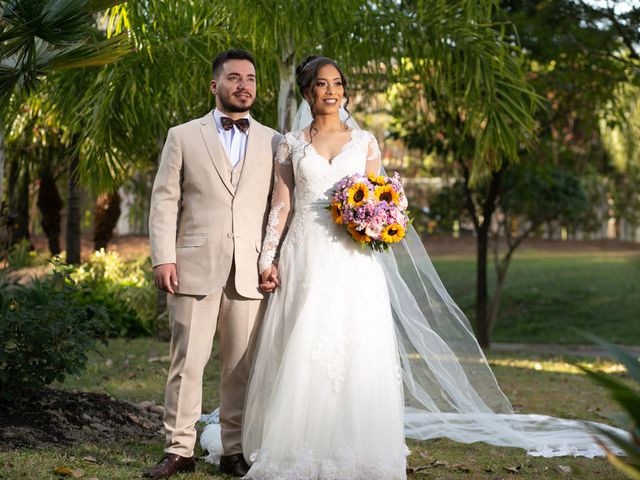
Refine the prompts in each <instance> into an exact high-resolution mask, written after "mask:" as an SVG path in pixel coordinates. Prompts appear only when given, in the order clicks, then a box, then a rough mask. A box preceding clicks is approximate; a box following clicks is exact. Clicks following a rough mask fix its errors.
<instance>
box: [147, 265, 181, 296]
mask: <svg viewBox="0 0 640 480" xmlns="http://www.w3.org/2000/svg"><path fill="white" fill-rule="evenodd" d="M153 280H154V283H155V285H156V287H157V288H159V289H160V290H164V291H165V292H169V293H175V292H174V289H175V288H176V287H177V286H178V273H177V271H176V264H175V263H163V264H162V265H156V266H155V267H154V268H153Z"/></svg>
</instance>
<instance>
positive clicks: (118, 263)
mask: <svg viewBox="0 0 640 480" xmlns="http://www.w3.org/2000/svg"><path fill="white" fill-rule="evenodd" d="M67 272H68V273H69V275H70V276H71V277H72V278H73V279H74V280H75V281H76V282H77V284H78V289H77V291H76V295H77V297H78V299H79V300H80V301H81V302H82V303H83V304H85V305H102V306H103V307H104V308H105V310H106V312H107V315H108V316H109V318H110V319H111V320H112V322H113V324H114V330H113V332H112V333H111V334H112V335H115V336H126V337H137V336H141V335H149V334H150V333H152V332H153V330H154V328H153V327H154V321H155V317H156V292H155V287H154V286H153V282H152V277H151V262H150V260H149V259H148V258H143V259H138V260H133V261H124V260H122V258H121V257H120V255H118V253H117V252H105V251H104V249H102V250H99V251H96V252H94V253H93V254H92V255H91V257H90V258H89V261H88V262H86V263H83V264H82V265H80V266H78V267H67Z"/></svg>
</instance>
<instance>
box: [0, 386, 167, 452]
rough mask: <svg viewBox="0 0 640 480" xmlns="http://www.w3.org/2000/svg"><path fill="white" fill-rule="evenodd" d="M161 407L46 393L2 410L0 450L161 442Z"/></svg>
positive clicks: (62, 392) (96, 395)
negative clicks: (158, 439)
mask: <svg viewBox="0 0 640 480" xmlns="http://www.w3.org/2000/svg"><path fill="white" fill-rule="evenodd" d="M162 428H163V425H162V407H161V406H159V405H156V404H155V403H153V402H141V403H139V404H134V403H131V402H127V401H123V400H117V399H115V398H113V397H110V396H108V395H105V394H102V393H91V392H70V391H66V390H55V389H50V388H46V389H43V390H41V391H38V392H35V393H33V394H31V395H30V396H29V397H27V398H23V399H21V400H20V402H19V404H18V405H17V406H15V407H0V451H6V450H13V449H18V448H50V447H62V446H71V445H74V444H81V443H85V442H89V443H94V442H95V443H98V442H100V443H111V442H123V441H124V442H127V441H135V442H140V441H144V440H149V439H152V438H159V433H160V431H161V430H162Z"/></svg>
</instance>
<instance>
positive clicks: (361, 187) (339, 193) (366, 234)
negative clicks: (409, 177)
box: [327, 172, 410, 252]
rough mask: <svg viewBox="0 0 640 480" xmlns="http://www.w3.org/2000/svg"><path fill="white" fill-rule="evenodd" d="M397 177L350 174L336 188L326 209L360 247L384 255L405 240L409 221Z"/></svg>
mask: <svg viewBox="0 0 640 480" xmlns="http://www.w3.org/2000/svg"><path fill="white" fill-rule="evenodd" d="M407 207H408V202H407V197H406V196H405V194H404V189H403V188H402V183H400V175H399V174H398V173H397V172H395V173H394V174H393V176H392V177H386V176H382V175H373V174H369V176H364V175H360V174H355V175H349V176H347V177H345V178H343V179H342V180H341V181H340V182H338V184H337V185H336V188H335V191H334V193H333V196H332V198H331V204H330V205H329V207H327V208H328V209H329V210H330V211H331V216H332V217H333V221H334V222H335V223H337V224H338V225H344V226H345V227H346V229H347V232H349V235H350V236H351V238H352V239H353V240H354V241H356V242H357V243H359V244H361V245H367V246H369V247H370V248H371V249H373V250H375V251H378V252H383V251H386V250H387V249H388V248H389V244H391V243H397V242H399V241H400V240H402V239H403V238H404V235H405V231H406V229H407V227H408V226H409V223H410V220H409V217H408V215H407Z"/></svg>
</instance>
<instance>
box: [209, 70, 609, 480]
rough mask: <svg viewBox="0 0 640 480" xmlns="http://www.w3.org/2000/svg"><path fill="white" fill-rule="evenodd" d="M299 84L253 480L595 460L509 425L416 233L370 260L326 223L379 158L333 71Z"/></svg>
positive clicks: (255, 388)
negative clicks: (425, 444)
mask: <svg viewBox="0 0 640 480" xmlns="http://www.w3.org/2000/svg"><path fill="white" fill-rule="evenodd" d="M296 74H297V82H298V87H299V89H300V92H301V94H302V96H303V97H304V99H305V100H306V102H307V103H308V105H309V107H310V119H309V120H308V121H304V120H302V121H300V122H299V123H300V126H301V127H304V128H303V129H302V130H297V131H294V132H292V133H287V134H286V135H285V136H284V138H283V140H282V141H281V143H280V145H279V147H278V151H277V154H276V159H275V179H274V188H273V196H272V206H271V211H270V214H269V218H268V224H267V227H266V232H265V238H264V243H263V249H262V253H261V255H260V260H259V270H260V272H261V288H262V289H263V290H264V291H266V292H273V295H272V296H271V298H270V300H269V304H268V307H267V310H266V313H265V316H264V319H263V323H262V327H261V332H260V338H259V343H258V350H257V354H256V358H255V363H254V366H253V371H252V374H251V379H250V384H249V388H248V391H247V400H246V405H245V415H244V420H243V451H244V452H245V455H246V456H249V458H248V459H247V460H249V461H250V463H251V464H252V465H251V469H250V470H249V473H248V474H247V478H251V479H255V480H272V479H273V480H275V479H279V480H316V479H319V480H320V479H321V480H338V479H340V480H365V479H366V480H375V479H380V480H395V479H405V478H406V473H405V471H406V455H407V453H408V449H407V447H406V446H405V437H408V438H415V439H423V440H424V439H431V438H437V437H448V438H451V439H453V440H456V441H460V442H467V443H470V442H476V441H483V442H487V443H490V444H493V445H499V446H512V447H520V448H524V449H526V450H527V451H528V453H530V454H531V455H542V456H559V455H583V456H589V457H593V456H596V455H602V451H601V450H600V448H599V447H598V445H597V443H596V441H595V440H594V437H593V434H592V432H591V431H590V430H589V429H588V427H587V425H586V424H585V423H583V422H578V421H572V420H564V419H558V418H552V417H547V416H542V415H520V414H514V413H513V410H512V408H511V405H510V403H509V401H508V400H507V398H506V397H505V396H504V394H503V393H502V392H501V390H500V388H499V387H498V385H497V383H496V380H495V378H494V376H493V373H492V372H491V369H490V368H489V366H488V364H487V361H486V359H485V357H484V355H483V353H482V350H481V349H480V347H479V345H478V343H477V341H476V340H475V337H474V336H473V333H472V329H471V326H470V324H469V322H468V320H467V319H466V317H465V316H464V314H463V313H462V312H461V311H460V309H459V308H458V307H457V305H456V304H455V303H454V302H453V300H452V299H451V297H450V296H449V295H448V293H447V292H446V290H445V288H444V286H443V285H442V283H441V281H440V279H439V278H438V276H437V274H436V273H435V270H434V269H433V266H432V264H431V262H430V260H429V258H428V256H427V254H426V252H425V251H424V247H423V246H422V242H421V241H420V239H419V238H418V236H417V234H416V233H415V231H412V230H411V231H409V232H408V234H407V237H406V238H405V240H403V241H402V242H401V243H399V244H396V245H395V246H394V248H393V249H391V250H390V251H389V252H387V253H375V252H373V251H371V250H368V249H363V248H361V247H360V246H359V245H357V244H356V243H354V242H353V240H351V239H350V237H349V236H348V234H347V232H346V231H344V229H343V228H342V227H341V226H339V225H336V224H335V223H334V222H333V220H332V218H331V215H330V214H329V212H328V211H326V210H325V206H326V205H327V204H328V202H329V197H330V195H331V192H332V190H333V188H334V186H335V185H336V183H338V182H339V181H340V180H341V179H342V178H344V177H345V176H347V175H351V174H354V173H361V174H369V173H373V174H378V173H379V171H380V169H381V157H380V150H379V148H378V144H377V141H376V139H375V137H374V136H373V135H372V134H371V133H369V132H366V131H363V130H360V129H358V128H357V125H356V124H355V122H353V121H352V120H351V118H350V115H349V114H348V108H347V107H348V103H349V97H348V94H347V90H346V87H347V81H346V78H345V76H344V74H343V72H342V70H341V69H340V67H339V66H338V64H337V63H336V62H335V61H333V60H331V59H329V58H326V57H309V58H307V59H306V60H305V61H304V62H302V64H301V65H300V66H299V67H298V69H297V71H296ZM341 112H346V115H347V118H346V119H345V118H341V115H340V114H341ZM303 117H304V115H303ZM600 426H601V427H604V428H611V427H605V426H603V425H600ZM612 430H613V429H612ZM600 440H602V441H605V440H604V439H602V438H600ZM203 443H204V442H203ZM203 446H205V447H206V445H203Z"/></svg>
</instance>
